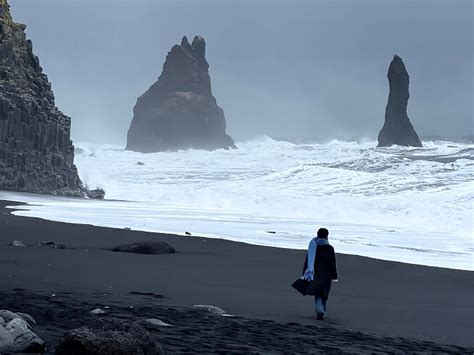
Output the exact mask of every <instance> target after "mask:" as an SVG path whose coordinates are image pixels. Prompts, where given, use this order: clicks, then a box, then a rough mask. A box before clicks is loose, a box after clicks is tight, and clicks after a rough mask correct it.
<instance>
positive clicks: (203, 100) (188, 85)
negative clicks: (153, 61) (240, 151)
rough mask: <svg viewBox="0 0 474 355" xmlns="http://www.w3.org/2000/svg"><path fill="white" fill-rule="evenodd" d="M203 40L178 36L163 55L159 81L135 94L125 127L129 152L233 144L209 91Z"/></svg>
mask: <svg viewBox="0 0 474 355" xmlns="http://www.w3.org/2000/svg"><path fill="white" fill-rule="evenodd" d="M205 51H206V43H205V41H204V39H203V38H202V37H200V36H196V37H194V40H193V42H192V44H190V43H189V42H188V39H187V38H186V37H183V39H182V41H181V45H175V46H174V47H173V48H172V49H171V51H170V52H169V53H168V56H167V57H166V61H165V64H164V65H163V72H162V74H161V76H160V77H159V79H158V81H157V82H156V83H155V84H153V85H152V86H151V87H150V88H149V89H148V91H147V92H145V94H143V95H142V96H141V97H140V98H138V101H137V104H136V105H135V108H134V110H133V111H134V117H133V120H132V123H131V126H130V129H129V131H128V137H127V148H126V149H128V150H133V151H139V152H145V153H148V152H159V151H167V150H179V149H188V148H196V149H207V150H213V149H218V148H226V149H227V148H235V144H234V141H233V139H232V138H231V137H230V136H229V135H227V134H226V121H225V117H224V111H223V110H222V109H221V108H220V107H219V106H217V102H216V99H215V97H214V96H213V95H212V91H211V78H210V76H209V64H208V62H207V60H206V57H205Z"/></svg>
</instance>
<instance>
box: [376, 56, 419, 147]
mask: <svg viewBox="0 0 474 355" xmlns="http://www.w3.org/2000/svg"><path fill="white" fill-rule="evenodd" d="M387 77H388V82H389V84H390V93H389V96H388V103H387V107H386V109H385V124H384V126H383V128H382V130H381V131H380V133H379V137H378V140H379V145H378V146H379V147H387V146H391V145H402V146H413V147H422V146H423V145H422V144H421V141H420V138H419V137H418V134H417V133H416V132H415V129H414V128H413V125H412V124H411V122H410V119H409V118H408V115H407V105H408V99H409V98H410V92H409V85H410V77H409V76H408V72H407V70H406V69H405V64H403V60H402V58H400V57H399V56H397V55H395V56H394V57H393V60H392V62H391V63H390V67H389V69H388V74H387Z"/></svg>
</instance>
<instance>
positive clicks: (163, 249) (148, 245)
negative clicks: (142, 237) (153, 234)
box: [112, 241, 176, 254]
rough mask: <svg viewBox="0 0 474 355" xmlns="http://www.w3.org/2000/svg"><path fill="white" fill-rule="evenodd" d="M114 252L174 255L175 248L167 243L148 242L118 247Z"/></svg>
mask: <svg viewBox="0 0 474 355" xmlns="http://www.w3.org/2000/svg"><path fill="white" fill-rule="evenodd" d="M112 251H116V252H121V253H135V254H174V253H175V252H176V250H175V249H174V247H172V246H171V245H169V244H168V243H165V242H160V241H147V242H136V243H131V244H122V245H119V246H116V247H115V248H113V249H112Z"/></svg>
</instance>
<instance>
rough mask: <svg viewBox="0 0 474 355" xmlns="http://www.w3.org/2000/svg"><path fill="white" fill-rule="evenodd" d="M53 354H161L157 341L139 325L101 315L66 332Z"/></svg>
mask: <svg viewBox="0 0 474 355" xmlns="http://www.w3.org/2000/svg"><path fill="white" fill-rule="evenodd" d="M56 354H117V355H118V354H124V355H125V354H150V355H151V354H163V350H162V348H161V346H160V344H159V343H158V341H157V340H156V339H155V338H153V336H151V335H150V333H149V332H148V331H147V330H146V329H145V328H143V327H142V326H141V325H139V324H137V323H135V322H130V321H126V320H119V319H115V318H101V319H98V320H96V321H93V322H92V323H91V324H90V325H88V326H86V327H82V328H78V329H74V330H70V331H68V332H66V334H65V335H64V337H63V338H62V339H61V340H60V341H59V343H58V344H57V345H56Z"/></svg>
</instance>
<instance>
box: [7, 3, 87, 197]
mask: <svg viewBox="0 0 474 355" xmlns="http://www.w3.org/2000/svg"><path fill="white" fill-rule="evenodd" d="M25 28H26V26H25V25H23V24H19V23H15V22H14V21H13V20H12V16H11V14H10V6H9V4H8V1H7V0H0V189H5V190H16V191H29V192H37V193H48V194H62V195H73V196H84V195H86V194H87V193H88V191H87V190H86V189H85V188H83V186H82V183H81V181H80V179H79V176H78V174H77V169H76V166H75V165H74V162H73V160H74V147H73V145H72V142H71V140H70V130H71V119H70V118H69V117H67V116H65V115H63V114H62V113H61V112H60V111H59V110H58V109H57V108H56V106H55V102H54V95H53V92H52V91H51V84H50V83H49V82H48V77H47V76H46V74H44V73H43V69H42V68H41V66H40V64H39V60H38V57H36V56H35V55H34V54H33V49H32V43H31V41H30V40H27V39H26V35H25Z"/></svg>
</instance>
